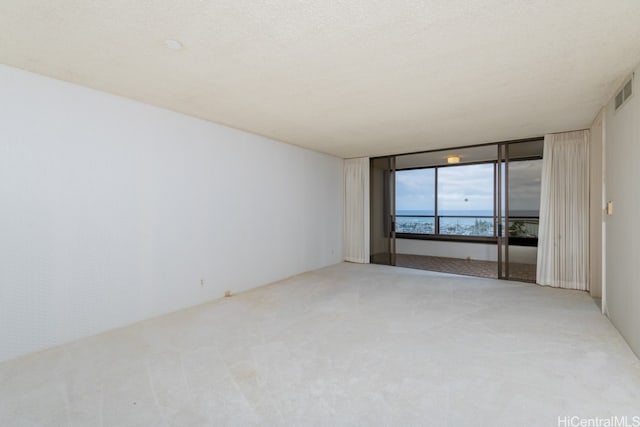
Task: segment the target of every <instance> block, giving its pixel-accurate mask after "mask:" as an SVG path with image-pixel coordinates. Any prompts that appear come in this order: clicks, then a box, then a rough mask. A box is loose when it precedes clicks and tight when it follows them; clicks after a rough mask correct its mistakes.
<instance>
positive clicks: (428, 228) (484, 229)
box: [395, 215, 539, 239]
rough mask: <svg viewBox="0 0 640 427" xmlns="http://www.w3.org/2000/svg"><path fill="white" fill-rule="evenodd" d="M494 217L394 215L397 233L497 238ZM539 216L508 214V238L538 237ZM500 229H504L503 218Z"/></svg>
mask: <svg viewBox="0 0 640 427" xmlns="http://www.w3.org/2000/svg"><path fill="white" fill-rule="evenodd" d="M495 222H496V220H495V217H493V216H489V215H487V216H483V215H435V216H434V215H396V228H395V230H396V233H406V234H425V235H429V234H431V235H441V236H442V235H444V236H474V237H496V236H497V234H496V232H495ZM538 222H539V220H538V217H510V218H509V226H508V228H507V229H508V230H509V237H517V238H524V239H526V238H537V237H538ZM502 225H503V226H502V227H499V229H500V230H504V229H505V227H504V218H503V222H502Z"/></svg>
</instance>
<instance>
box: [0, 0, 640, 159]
mask: <svg viewBox="0 0 640 427" xmlns="http://www.w3.org/2000/svg"><path fill="white" fill-rule="evenodd" d="M0 29H1V30H0V63H4V64H7V65H12V66H15V67H19V68H23V69H26V70H29V71H33V72H36V73H40V74H44V75H47V76H51V77H54V78H58V79H61V80H66V81H70V82H73V83H77V84H80V85H84V86H88V87H92V88H96V89H100V90H103V91H106V92H111V93H114V94H118V95H122V96H126V97H129V98H133V99H137V100H140V101H143V102H146V103H149V104H153V105H158V106H161V107H165V108H169V109H171V110H175V111H180V112H182V113H185V114H189V115H193V116H196V117H201V118H204V119H207V120H211V121H213V122H217V123H222V124H226V125H228V126H232V127H235V128H239V129H243V130H247V131H250V132H254V133H257V134H262V135H266V136H269V137H271V138H274V139H278V140H281V141H285V142H289V143H292V144H295V145H299V146H303V147H308V148H311V149H314V150H318V151H321V152H326V153H331V154H335V155H338V156H341V157H355V156H368V155H381V154H391V153H401V152H409V151H417V150H423V149H431V148H443V147H450V146H459V145H464V144H476V143H483V142H490V141H499V140H508V139H513V138H524V137H529V136H539V135H542V134H544V133H545V132H554V131H561V130H570V129H577V128H583V127H585V126H588V125H589V123H590V122H591V120H592V119H593V117H594V116H595V115H596V113H597V111H598V109H599V107H600V106H601V105H603V103H604V102H605V101H606V100H607V98H608V97H609V96H610V95H611V94H612V91H613V90H615V88H616V85H618V84H619V83H620V82H621V78H623V77H624V75H625V74H627V73H629V72H630V71H631V69H632V67H633V66H634V65H636V64H637V62H638V61H640V1H638V0H611V1H604V0H563V1H553V0H546V1H545V0H484V1H469V0H464V1H462V0H424V1H413V0H407V1H401V0H387V1H375V0H351V1H343V2H340V1H332V0H329V1H317V2H303V1H288V0H283V1H255V0H253V1H250V0H218V1H216V0H182V1H175V0H144V1H142V0H140V1H130V0H104V1H87V0H3V1H1V2H0ZM165 39H176V40H179V41H180V42H181V43H182V44H183V45H184V49H182V50H178V51H174V50H170V49H167V48H166V47H165V46H164V41H165Z"/></svg>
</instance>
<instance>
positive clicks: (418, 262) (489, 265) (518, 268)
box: [396, 254, 536, 283]
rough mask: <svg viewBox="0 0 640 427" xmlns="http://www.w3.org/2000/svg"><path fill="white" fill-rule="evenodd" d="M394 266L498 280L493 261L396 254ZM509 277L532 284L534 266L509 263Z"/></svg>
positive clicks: (534, 272) (534, 277)
mask: <svg viewBox="0 0 640 427" xmlns="http://www.w3.org/2000/svg"><path fill="white" fill-rule="evenodd" d="M396 266H398V267H407V268H417V269H420V270H429V271H439V272H441V273H453V274H463V275H465V276H476V277H486V278H490V279H497V278H498V263H497V262H495V261H477V260H471V261H468V260H466V259H460V258H445V257H436V256H423V255H408V254H397V255H396ZM509 275H510V279H512V280H519V281H523V282H531V283H534V282H535V281H536V266H535V264H520V263H513V262H512V263H509Z"/></svg>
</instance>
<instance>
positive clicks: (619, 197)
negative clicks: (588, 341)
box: [604, 69, 640, 355]
mask: <svg viewBox="0 0 640 427" xmlns="http://www.w3.org/2000/svg"><path fill="white" fill-rule="evenodd" d="M639 75H640V69H636V76H639ZM633 90H634V93H635V94H634V95H633V96H632V97H631V98H630V99H629V100H628V101H627V103H626V104H625V105H624V106H623V107H622V108H621V109H619V110H618V111H615V110H614V105H613V101H611V102H609V104H608V105H607V108H606V119H605V123H606V126H605V132H606V137H605V142H604V145H605V175H604V179H605V200H611V201H613V204H614V207H613V215H612V216H605V226H606V237H605V253H606V260H605V271H606V273H605V277H606V281H605V283H606V309H607V312H608V314H609V317H610V318H611V322H612V323H613V324H614V325H615V326H616V328H618V330H619V331H620V333H621V334H622V335H623V336H624V338H625V339H626V340H627V342H628V343H629V345H630V346H631V348H632V349H633V350H634V351H635V352H636V354H638V355H640V270H639V266H638V262H639V261H640V225H639V218H640V216H639V213H640V190H639V188H638V186H639V184H640V167H638V159H640V93H638V92H639V91H640V87H639V86H638V80H637V79H636V81H635V82H634V88H633Z"/></svg>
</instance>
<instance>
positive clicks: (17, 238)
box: [0, 66, 343, 360]
mask: <svg viewBox="0 0 640 427" xmlns="http://www.w3.org/2000/svg"><path fill="white" fill-rule="evenodd" d="M0 100H1V101H0V113H1V115H0V122H1V126H0V128H1V133H0V200H1V208H0V236H1V237H0V259H1V265H0V360H4V359H8V358H12V357H15V356H18V355H21V354H24V353H27V352H31V351H34V350H38V349H41V348H45V347H48V346H52V345H56V344H60V343H64V342H66V341H69V340H73V339H76V338H79V337H82V336H86V335H91V334H95V333H97V332H100V331H104V330H108V329H111V328H114V327H117V326H121V325H126V324H129V323H132V322H135V321H138V320H141V319H145V318H149V317H151V316H156V315H159V314H162V313H166V312H170V311H173V310H176V309H179V308H182V307H187V306H191V305H194V304H198V303H201V302H204V301H207V300H211V299H214V298H218V297H221V296H222V295H223V293H224V291H225V290H226V289H230V290H231V291H233V292H239V291H243V290H246V289H250V288H254V287H256V286H259V285H263V284H266V283H269V282H272V281H275V280H278V279H282V278H285V277H287V276H291V275H295V274H298V273H301V272H304V271H307V270H311V269H315V268H319V267H323V266H326V265H330V264H334V263H337V262H340V261H341V260H342V257H343V253H342V237H343V235H342V223H343V178H342V177H343V161H342V159H339V158H336V157H331V156H328V155H323V154H319V153H316V152H312V151H308V150H304V149H301V148H297V147H294V146H291V145H287V144H283V143H279V142H275V141H272V140H269V139H267V138H263V137H259V136H256V135H252V134H249V133H244V132H241V131H238V130H234V129H230V128H226V127H223V126H219V125H215V124H212V123H209V122H206V121H202V120H198V119H195V118H191V117H187V116H184V115H181V114H177V113H174V112H170V111H166V110H163V109H159V108H155V107H152V106H148V105H145V104H141V103H138V102H135V101H131V100H128V99H124V98H120V97H116V96H112V95H109V94H106V93H101V92H98V91H94V90H91V89H87V88H83V87H79V86H74V85H71V84H67V83H64V82H60V81H56V80H52V79H49V78H45V77H42V76H38V75H35V74H30V73H26V72H24V71H20V70H17V69H14V68H9V67H5V66H0ZM201 278H202V279H204V281H205V282H204V283H205V284H204V286H201V284H200V280H201ZM212 326H213V327H216V326H215V325H212ZM218 326H219V325H218Z"/></svg>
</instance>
